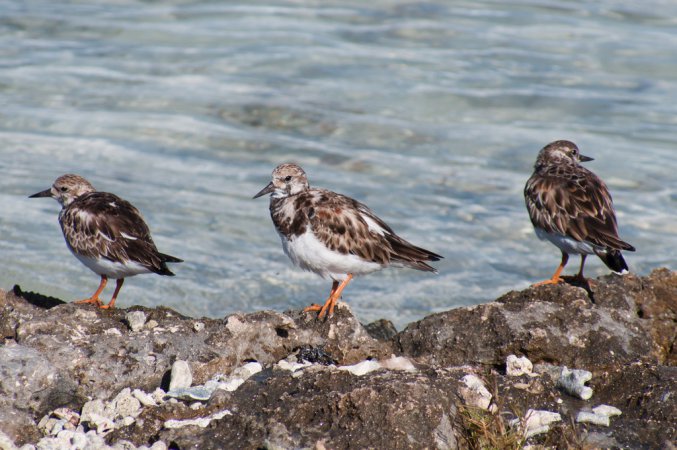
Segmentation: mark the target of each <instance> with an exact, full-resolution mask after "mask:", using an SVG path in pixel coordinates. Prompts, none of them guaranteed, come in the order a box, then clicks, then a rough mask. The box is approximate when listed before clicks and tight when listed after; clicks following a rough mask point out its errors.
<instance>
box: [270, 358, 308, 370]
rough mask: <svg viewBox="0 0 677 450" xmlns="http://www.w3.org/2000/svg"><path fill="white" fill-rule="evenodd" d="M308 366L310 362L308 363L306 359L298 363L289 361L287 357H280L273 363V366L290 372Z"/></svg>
mask: <svg viewBox="0 0 677 450" xmlns="http://www.w3.org/2000/svg"><path fill="white" fill-rule="evenodd" d="M308 366H312V363H309V362H308V361H306V362H303V363H299V362H296V361H290V360H289V358H287V359H281V360H280V361H278V362H277V363H276V364H275V367H277V368H278V369H281V370H288V371H290V372H296V371H297V370H301V369H304V368H306V367H308Z"/></svg>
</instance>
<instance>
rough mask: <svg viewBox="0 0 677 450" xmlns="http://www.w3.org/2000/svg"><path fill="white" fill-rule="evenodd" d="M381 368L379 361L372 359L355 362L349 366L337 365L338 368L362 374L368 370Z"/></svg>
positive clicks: (354, 373) (358, 374)
mask: <svg viewBox="0 0 677 450" xmlns="http://www.w3.org/2000/svg"><path fill="white" fill-rule="evenodd" d="M380 368H381V363H379V362H378V361H372V360H366V361H362V362H359V363H357V364H353V365H351V366H339V367H338V369H339V370H345V371H347V372H350V373H352V374H353V375H357V376H358V377H359V376H362V375H366V374H368V373H369V372H373V371H374V370H378V369H380Z"/></svg>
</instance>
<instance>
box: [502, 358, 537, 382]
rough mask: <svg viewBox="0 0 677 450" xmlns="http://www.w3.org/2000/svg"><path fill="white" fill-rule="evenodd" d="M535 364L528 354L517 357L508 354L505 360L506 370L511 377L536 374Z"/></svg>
mask: <svg viewBox="0 0 677 450" xmlns="http://www.w3.org/2000/svg"><path fill="white" fill-rule="evenodd" d="M533 370H534V365H533V364H532V363H531V361H529V358H527V357H526V356H521V357H519V358H518V357H517V356H515V355H508V358H506V360H505V372H506V374H507V375H508V376H510V377H519V376H521V375H529V376H535V374H534V373H533Z"/></svg>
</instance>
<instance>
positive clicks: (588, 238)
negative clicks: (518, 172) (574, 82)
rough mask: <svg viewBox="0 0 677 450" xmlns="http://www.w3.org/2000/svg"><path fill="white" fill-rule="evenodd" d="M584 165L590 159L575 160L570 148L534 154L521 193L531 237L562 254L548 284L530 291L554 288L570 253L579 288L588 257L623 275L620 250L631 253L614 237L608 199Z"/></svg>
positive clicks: (562, 145)
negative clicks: (576, 264)
mask: <svg viewBox="0 0 677 450" xmlns="http://www.w3.org/2000/svg"><path fill="white" fill-rule="evenodd" d="M585 161H592V158H590V157H588V156H584V155H581V154H580V152H579V151H578V147H576V144H574V143H573V142H570V141H555V142H551V143H550V144H548V145H546V146H545V147H543V148H542V149H541V151H540V152H539V153H538V157H537V158H536V164H535V165H534V173H533V175H531V178H529V180H528V181H527V184H526V186H525V187H524V198H525V200H526V205H527V210H528V211H529V217H530V218H531V223H532V224H533V225H534V228H535V230H536V235H537V236H538V237H539V238H540V239H542V240H548V241H550V242H551V243H553V244H554V245H555V246H556V247H558V248H559V249H560V250H561V251H562V261H561V263H560V265H559V267H558V268H557V270H556V271H555V273H554V274H553V276H552V278H550V279H549V280H545V281H542V282H540V283H537V284H536V285H541V284H556V283H560V282H561V281H562V278H561V277H560V274H561V273H562V269H564V266H565V265H566V263H567V261H568V260H569V254H571V253H573V254H578V255H581V268H580V270H579V271H578V274H577V275H576V278H577V279H578V280H579V281H581V282H585V277H584V276H583V266H584V264H585V258H586V257H587V256H588V255H592V254H593V253H594V254H595V255H597V256H599V257H600V259H601V260H602V261H603V262H604V264H606V265H607V267H609V268H610V269H611V270H613V271H614V272H621V273H622V272H625V271H627V270H628V265H627V264H626V263H625V260H624V259H623V255H622V254H621V250H629V251H635V248H634V247H633V246H632V245H630V244H628V243H627V242H624V241H622V240H621V239H620V238H619V237H618V226H617V225H616V214H615V212H614V205H613V202H612V200H611V194H609V190H608V189H607V187H606V184H604V182H603V181H602V180H601V179H600V178H599V177H598V176H597V175H595V174H594V173H592V172H591V171H589V170H588V169H586V168H585V167H583V166H581V165H580V164H579V163H580V162H585Z"/></svg>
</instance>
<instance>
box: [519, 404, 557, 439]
mask: <svg viewBox="0 0 677 450" xmlns="http://www.w3.org/2000/svg"><path fill="white" fill-rule="evenodd" d="M561 420H562V416H560V415H559V414H558V413H554V412H550V411H543V410H536V409H530V410H528V411H527V413H526V414H525V416H524V421H523V422H522V421H521V420H520V419H513V420H511V421H510V425H511V426H518V425H520V424H523V425H522V426H523V427H524V430H523V433H524V437H525V438H527V439H528V438H530V437H531V436H535V435H537V434H543V433H547V432H548V431H550V424H551V423H555V422H560V421H561Z"/></svg>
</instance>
